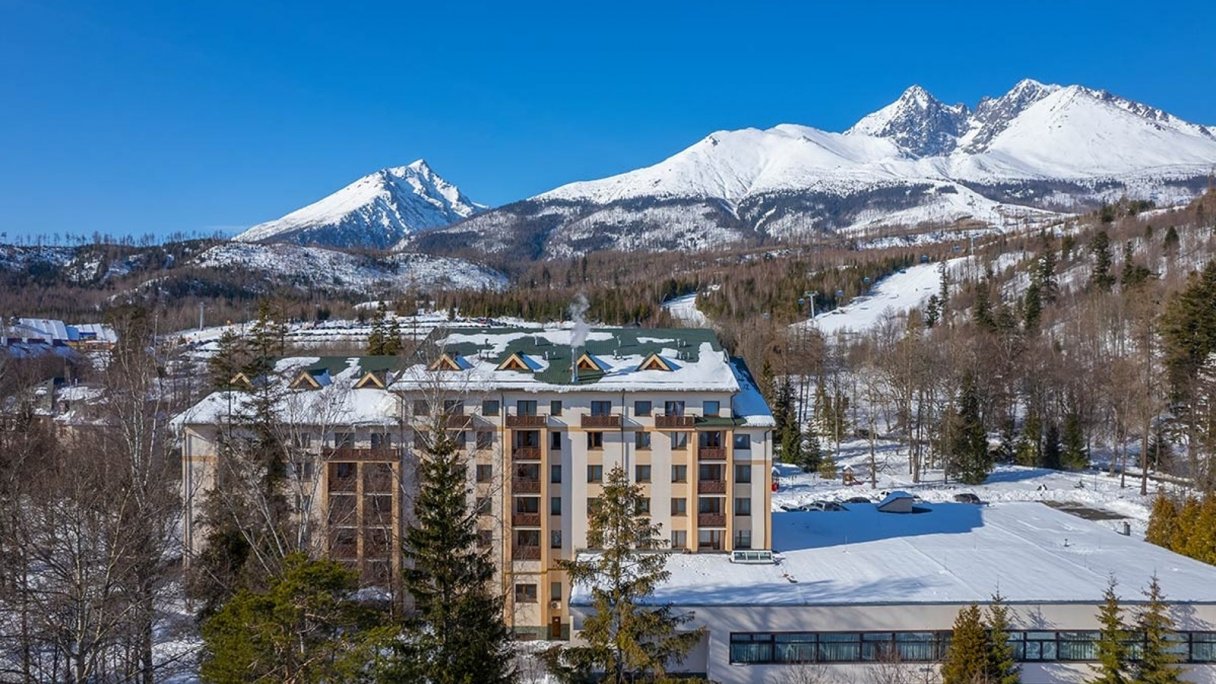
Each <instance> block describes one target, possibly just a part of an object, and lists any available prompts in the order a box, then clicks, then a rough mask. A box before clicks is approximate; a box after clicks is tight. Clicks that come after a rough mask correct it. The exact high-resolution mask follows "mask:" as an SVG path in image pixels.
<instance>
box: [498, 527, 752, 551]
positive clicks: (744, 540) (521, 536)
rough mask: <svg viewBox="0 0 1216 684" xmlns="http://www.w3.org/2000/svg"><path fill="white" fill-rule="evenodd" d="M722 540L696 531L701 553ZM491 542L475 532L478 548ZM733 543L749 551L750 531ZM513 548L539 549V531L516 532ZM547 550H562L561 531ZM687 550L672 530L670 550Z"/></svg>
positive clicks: (718, 534)
mask: <svg viewBox="0 0 1216 684" xmlns="http://www.w3.org/2000/svg"><path fill="white" fill-rule="evenodd" d="M724 539H725V533H724V532H723V530H697V549H699V550H701V551H721V550H722V549H723V548H725V547H724V546H723V541H724ZM493 540H494V531H493V530H478V531H477V545H478V547H479V548H489V547H490V545H491V544H492V542H493ZM734 541H735V545H734V548H736V549H750V548H751V547H752V531H751V530H735V535H734ZM515 546H516V548H521V547H522V548H539V547H540V530H516V531H515ZM549 548H551V549H560V548H562V531H561V530H549ZM687 548H689V546H688V531H687V530H672V531H671V549H672V550H675V551H678V550H681V549H687Z"/></svg>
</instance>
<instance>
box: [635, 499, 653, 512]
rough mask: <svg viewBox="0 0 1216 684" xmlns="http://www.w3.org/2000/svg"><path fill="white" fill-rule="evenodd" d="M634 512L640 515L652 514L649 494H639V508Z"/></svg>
mask: <svg viewBox="0 0 1216 684" xmlns="http://www.w3.org/2000/svg"><path fill="white" fill-rule="evenodd" d="M634 513H637V514H638V515H650V497H649V496H639V497H638V507H637V510H636V511H634Z"/></svg>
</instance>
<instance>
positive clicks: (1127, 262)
mask: <svg viewBox="0 0 1216 684" xmlns="http://www.w3.org/2000/svg"><path fill="white" fill-rule="evenodd" d="M1151 275H1152V272H1151V271H1149V270H1148V269H1147V268H1145V267H1144V266H1141V265H1139V264H1137V263H1136V262H1135V261H1134V260H1133V259H1132V241H1131V240H1128V241H1127V242H1125V243H1123V271H1122V273H1121V274H1120V275H1119V282H1120V284H1122V285H1123V287H1124V289H1129V288H1134V287H1136V286H1137V285H1140V284H1141V283H1143V282H1144V281H1146V280H1148V279H1149V276H1151Z"/></svg>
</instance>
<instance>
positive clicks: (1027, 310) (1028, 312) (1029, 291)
mask: <svg viewBox="0 0 1216 684" xmlns="http://www.w3.org/2000/svg"><path fill="white" fill-rule="evenodd" d="M1042 317H1043V299H1042V295H1041V291H1040V289H1039V282H1038V279H1037V278H1033V279H1031V281H1030V285H1029V286H1028V287H1027V288H1026V294H1025V295H1023V297H1022V326H1023V327H1024V328H1025V329H1026V332H1035V331H1037V330H1038V329H1039V321H1040V320H1041V319H1042Z"/></svg>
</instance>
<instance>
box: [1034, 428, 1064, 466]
mask: <svg viewBox="0 0 1216 684" xmlns="http://www.w3.org/2000/svg"><path fill="white" fill-rule="evenodd" d="M1039 465H1040V466H1041V467H1043V468H1050V469H1052V470H1059V469H1060V468H1061V466H1062V465H1063V457H1062V454H1061V452H1060V428H1058V427H1056V423H1055V421H1052V422H1050V423H1048V424H1047V433H1046V434H1045V435H1043V458H1042V460H1041V461H1040V462H1039Z"/></svg>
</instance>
